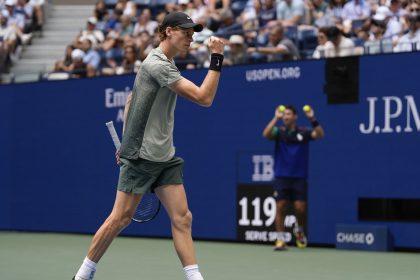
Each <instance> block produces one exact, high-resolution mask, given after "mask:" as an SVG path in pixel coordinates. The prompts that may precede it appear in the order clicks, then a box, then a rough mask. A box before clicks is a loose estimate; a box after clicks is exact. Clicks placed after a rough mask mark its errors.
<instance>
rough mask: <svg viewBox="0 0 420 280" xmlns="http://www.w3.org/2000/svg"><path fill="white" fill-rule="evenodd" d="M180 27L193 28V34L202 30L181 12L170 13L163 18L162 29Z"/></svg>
mask: <svg viewBox="0 0 420 280" xmlns="http://www.w3.org/2000/svg"><path fill="white" fill-rule="evenodd" d="M168 26H170V27H181V28H185V29H186V28H193V29H194V31H195V32H200V31H201V30H203V26H202V25H201V24H199V23H195V22H193V21H192V19H191V18H190V17H189V16H188V15H187V14H185V13H183V12H172V13H169V14H167V15H166V16H165V18H164V19H163V22H162V29H165V28H166V27H168Z"/></svg>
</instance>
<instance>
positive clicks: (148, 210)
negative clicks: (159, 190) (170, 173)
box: [132, 193, 160, 222]
mask: <svg viewBox="0 0 420 280" xmlns="http://www.w3.org/2000/svg"><path fill="white" fill-rule="evenodd" d="M159 209H160V201H159V199H158V198H157V196H156V195H155V194H153V193H148V194H145V195H144V196H143V197H142V199H141V201H140V203H139V205H138V207H137V209H136V211H135V213H134V216H133V218H132V219H133V220H134V221H136V222H146V221H150V220H151V219H153V218H154V217H155V216H156V215H157V213H158V212H159Z"/></svg>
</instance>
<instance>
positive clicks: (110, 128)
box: [106, 121, 121, 150]
mask: <svg viewBox="0 0 420 280" xmlns="http://www.w3.org/2000/svg"><path fill="white" fill-rule="evenodd" d="M106 126H107V127H108V131H109V134H110V135H111V137H112V141H113V142H114V145H115V148H116V149H117V150H119V149H120V147H121V142H120V139H119V138H118V134H117V132H116V131H115V127H114V123H113V122H112V121H110V122H107V123H106Z"/></svg>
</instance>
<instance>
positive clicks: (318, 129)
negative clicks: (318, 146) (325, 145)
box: [305, 108, 325, 139]
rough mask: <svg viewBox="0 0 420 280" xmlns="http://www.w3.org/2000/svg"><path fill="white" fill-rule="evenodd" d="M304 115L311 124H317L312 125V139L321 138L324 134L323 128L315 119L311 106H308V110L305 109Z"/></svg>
mask: <svg viewBox="0 0 420 280" xmlns="http://www.w3.org/2000/svg"><path fill="white" fill-rule="evenodd" d="M305 115H306V117H307V118H308V119H309V121H310V122H311V123H312V124H314V123H316V124H317V125H316V126H314V129H313V130H312V133H311V137H312V138H313V139H321V138H323V137H324V135H325V133H324V129H323V128H322V126H321V125H320V124H319V123H318V121H317V120H316V118H315V112H314V110H313V109H312V108H310V110H308V111H305Z"/></svg>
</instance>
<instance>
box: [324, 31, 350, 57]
mask: <svg viewBox="0 0 420 280" xmlns="http://www.w3.org/2000/svg"><path fill="white" fill-rule="evenodd" d="M327 36H328V42H327V43H325V57H343V56H351V55H354V48H355V46H354V43H353V41H352V40H351V39H349V38H346V37H344V36H343V35H342V34H341V31H340V29H338V28H337V27H335V26H333V27H330V28H329V29H328V33H327Z"/></svg>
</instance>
